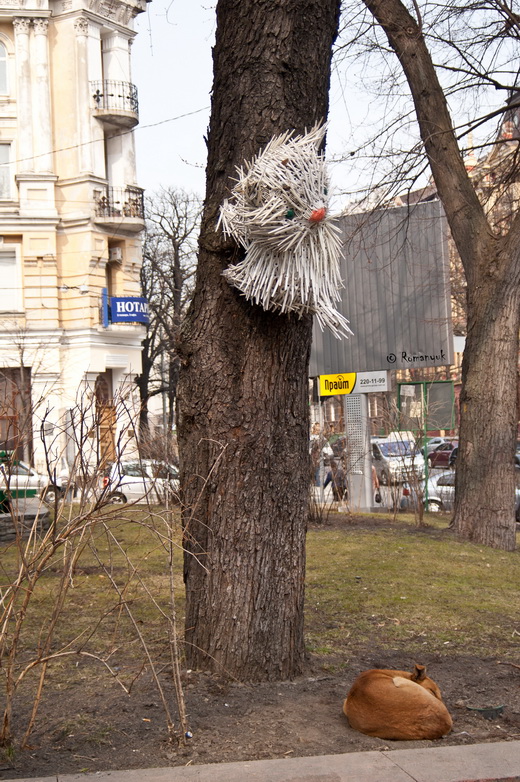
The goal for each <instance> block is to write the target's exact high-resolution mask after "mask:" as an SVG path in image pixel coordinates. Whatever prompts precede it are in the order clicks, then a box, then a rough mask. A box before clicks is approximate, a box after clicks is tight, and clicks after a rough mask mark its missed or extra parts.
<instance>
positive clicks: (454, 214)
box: [364, 0, 520, 550]
mask: <svg viewBox="0 0 520 782" xmlns="http://www.w3.org/2000/svg"><path fill="white" fill-rule="evenodd" d="M364 3H365V5H366V6H367V8H369V10H370V11H371V12H372V13H373V15H374V17H375V18H376V19H377V21H378V22H379V24H380V25H381V26H382V27H383V29H384V30H385V33H386V35H387V37H388V41H389V43H390V45H391V46H392V48H393V49H394V51H395V52H396V54H397V56H398V57H399V61H400V63H401V65H402V68H403V71H404V73H405V75H406V79H407V81H408V85H409V87H410V91H411V93H412V97H413V101H414V104H415V111H416V114H417V119H418V122H419V128H420V132H421V138H422V141H423V143H424V148H425V150H426V153H427V155H428V159H429V162H430V166H431V170H432V174H433V177H434V180H435V185H436V187H437V192H438V194H439V198H440V199H441V201H442V204H443V206H444V210H445V212H446V216H447V219H448V222H449V225H450V229H451V234H452V237H453V241H454V242H455V245H456V247H457V251H458V253H459V255H460V258H461V260H462V264H463V266H464V272H465V275H466V281H467V295H468V301H467V312H468V328H467V341H466V347H465V349H464V361H463V372H462V391H461V397H460V404H461V410H460V445H459V453H458V456H457V478H456V502H455V516H454V522H453V525H454V527H455V529H456V531H457V532H458V534H459V535H460V536H461V537H463V538H465V539H468V540H473V541H475V542H477V543H483V544H485V545H488V546H493V547H495V548H502V549H505V550H512V549H514V547H515V503H514V497H515V493H514V479H515V476H514V466H513V455H514V444H515V440H516V428H517V422H518V399H517V385H516V384H517V379H516V378H517V364H518V350H519V339H518V335H519V329H520V252H519V249H518V248H519V244H520V215H519V214H516V216H513V215H512V216H511V227H510V229H509V232H508V234H507V235H505V236H499V235H498V234H496V233H494V231H493V229H492V227H491V225H490V223H489V221H488V219H487V217H486V214H485V212H484V208H483V206H482V205H481V203H480V202H479V199H478V196H477V193H476V191H475V188H474V186H473V184H472V182H471V180H470V177H469V175H468V172H467V171H466V168H465V165H464V161H463V158H462V155H461V153H460V150H459V147H458V144H457V139H456V136H455V132H454V130H453V125H452V122H451V118H450V115H449V112H448V107H447V104H446V98H445V95H444V93H443V90H442V87H441V85H440V83H439V81H438V78H437V74H436V71H435V68H434V65H433V62H432V59H431V56H430V54H429V52H428V49H427V47H426V44H425V41H424V37H423V34H422V31H421V29H420V27H419V25H418V24H417V22H416V20H415V19H414V18H413V17H412V16H411V14H410V13H409V11H408V10H407V8H406V6H405V5H404V3H402V2H401V0H364Z"/></svg>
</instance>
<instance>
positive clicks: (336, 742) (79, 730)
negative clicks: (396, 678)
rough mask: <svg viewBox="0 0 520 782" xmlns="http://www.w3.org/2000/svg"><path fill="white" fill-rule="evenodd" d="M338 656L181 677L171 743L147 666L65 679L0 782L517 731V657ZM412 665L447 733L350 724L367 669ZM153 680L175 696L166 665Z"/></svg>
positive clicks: (374, 652)
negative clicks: (449, 724)
mask: <svg viewBox="0 0 520 782" xmlns="http://www.w3.org/2000/svg"><path fill="white" fill-rule="evenodd" d="M335 662H336V670H339V671H340V673H337V674H330V673H327V672H326V671H327V670H330V665H331V658H330V655H328V656H327V659H326V664H327V668H325V667H324V664H325V660H324V659H323V660H322V659H321V658H320V657H319V656H314V657H312V658H311V659H309V660H308V662H307V669H306V671H305V675H303V676H302V677H300V678H299V679H297V680H295V681H292V682H284V683H268V684H258V685H253V686H249V685H240V684H236V683H229V682H227V681H224V680H222V679H220V678H218V677H216V676H210V675H205V674H199V673H187V674H185V681H184V688H185V697H186V704H187V711H188V719H189V727H190V731H191V733H192V734H193V736H192V738H190V739H189V740H188V743H187V745H186V746H185V747H174V746H172V745H171V744H169V743H168V741H167V734H166V726H165V720H164V715H163V710H162V707H161V702H160V699H159V697H158V694H157V690H156V688H155V686H154V684H153V682H152V680H151V678H150V677H149V676H148V675H147V674H145V675H143V676H142V677H141V678H140V679H139V680H138V682H136V685H135V687H134V689H133V691H132V694H131V696H130V697H129V696H127V695H125V693H124V692H123V691H122V690H121V689H120V688H119V687H118V686H117V684H116V683H107V679H106V678H105V677H102V678H100V679H99V686H96V685H95V683H94V684H90V685H89V687H88V690H87V691H86V690H85V685H84V683H81V682H78V683H77V684H76V683H74V682H71V683H70V684H69V685H68V686H67V688H66V691H65V692H64V691H56V690H53V688H52V686H49V687H48V689H47V692H46V695H45V697H44V702H43V704H42V707H41V713H40V718H39V720H38V724H37V727H36V729H35V731H34V733H33V735H32V737H31V746H30V748H29V749H26V750H23V751H16V752H15V753H14V754H13V755H12V756H5V757H4V758H3V759H2V760H1V761H0V779H6V778H8V779H10V778H17V777H32V776H42V777H45V776H50V775H52V774H55V773H77V772H81V771H87V770H88V771H102V770H111V769H132V768H152V767H164V766H177V765H186V764H199V763H220V762H229V761H238V760H253V759H265V758H283V757H296V756H307V755H321V754H335V753H342V752H359V751H366V750H382V749H387V748H390V749H396V748H399V749H403V748H409V747H427V746H433V745H439V744H441V745H450V744H471V743H475V742H487V741H504V740H514V739H520V666H519V665H516V664H512V663H510V662H503V661H500V660H497V659H477V658H475V657H465V656H460V655H459V656H454V655H453V653H452V654H451V655H449V656H448V655H446V656H444V655H443V656H440V655H430V656H428V654H425V655H424V657H423V659H421V660H414V659H411V658H410V657H409V656H408V655H407V654H405V652H404V651H403V652H399V651H396V650H394V649H392V650H391V651H388V650H384V649H374V648H370V649H368V648H367V649H366V650H364V651H362V652H361V653H357V654H356V657H355V659H339V658H338V659H337V660H336V661H335ZM415 662H420V663H423V664H425V665H427V667H428V672H429V674H430V676H431V677H432V678H433V679H435V681H436V682H437V683H438V684H439V686H440V688H441V691H442V693H443V697H444V700H445V702H446V705H447V706H448V709H449V711H450V712H451V714H452V717H453V721H454V727H453V731H452V733H451V734H450V735H449V736H447V737H446V738H444V739H441V741H440V742H429V741H417V742H392V741H384V740H381V739H377V738H371V737H369V736H364V735H363V734H361V733H357V732H355V731H354V730H352V729H351V728H350V727H349V725H348V723H347V720H346V718H345V717H344V716H343V714H342V703H343V699H344V697H345V694H346V692H347V690H348V688H349V687H350V685H351V683H352V681H353V680H354V678H355V676H356V675H357V674H358V673H359V672H360V671H362V670H365V669H368V668H375V667H377V668H398V669H408V670H411V669H412V667H413V665H414V663H415ZM519 663H520V659H519ZM161 682H162V684H163V685H164V688H165V690H166V692H167V694H168V697H169V698H170V699H171V703H172V704H173V703H174V702H175V701H174V694H173V687H172V683H171V677H170V676H169V674H168V673H167V671H164V672H163V673H162V674H161ZM26 706H27V708H28V707H29V704H26ZM490 706H493V707H496V706H503V711H502V713H501V714H498V715H497V716H495V717H494V718H493V719H491V720H488V719H485V718H484V717H483V716H482V714H481V713H480V712H478V711H472V710H471V709H472V708H474V709H478V708H483V707H490ZM23 716H25V717H26V716H27V713H26V714H25V715H23Z"/></svg>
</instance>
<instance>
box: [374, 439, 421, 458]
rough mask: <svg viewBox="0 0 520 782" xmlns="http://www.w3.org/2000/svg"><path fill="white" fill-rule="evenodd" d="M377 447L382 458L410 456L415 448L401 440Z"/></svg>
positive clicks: (380, 444) (414, 451)
mask: <svg viewBox="0 0 520 782" xmlns="http://www.w3.org/2000/svg"><path fill="white" fill-rule="evenodd" d="M379 447H380V449H381V453H382V454H383V456H412V455H413V454H414V453H416V450H415V446H413V445H412V444H411V443H409V442H408V441H403V440H399V441H396V442H390V443H379Z"/></svg>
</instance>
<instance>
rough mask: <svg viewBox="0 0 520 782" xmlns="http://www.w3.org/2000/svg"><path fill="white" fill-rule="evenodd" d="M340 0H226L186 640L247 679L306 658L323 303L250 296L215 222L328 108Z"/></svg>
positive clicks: (213, 127) (189, 489) (294, 669)
mask: <svg viewBox="0 0 520 782" xmlns="http://www.w3.org/2000/svg"><path fill="white" fill-rule="evenodd" d="M339 5H340V3H339V0H319V1H318V0H305V1H304V2H299V3H294V2H289V1H288V0H281V1H280V2H277V3H272V2H266V0H219V2H218V4H217V35H216V45H215V48H214V51H213V61H214V83H213V93H212V95H213V98H212V113H211V121H210V128H209V136H208V166H207V183H206V202H205V210H204V215H203V221H202V231H201V239H200V245H199V265H198V272H197V282H196V287H195V294H194V297H193V301H192V305H191V308H190V311H189V315H188V317H187V319H186V322H185V326H184V329H183V342H182V350H181V360H182V368H181V377H180V382H179V410H180V415H179V453H180V459H181V483H182V487H183V498H184V501H185V506H186V510H185V512H184V526H185V545H186V546H187V548H188V555H187V556H186V558H185V579H186V588H187V606H186V651H187V656H188V662H189V665H190V666H191V667H197V668H206V669H208V668H210V669H215V670H218V671H220V672H223V673H230V674H232V675H234V676H237V677H240V678H244V679H249V680H263V679H277V678H285V677H288V676H293V675H295V674H296V673H298V671H300V670H301V666H302V662H303V654H304V644H303V597H304V571H305V529H306V520H307V513H308V473H309V410H308V408H309V406H308V380H307V375H308V360H309V353H310V345H311V327H312V323H311V318H310V316H308V315H304V316H303V317H301V318H298V317H296V316H294V315H279V314H275V313H273V312H267V311H265V310H263V309H262V308H260V307H259V306H255V305H252V304H250V303H248V302H247V301H246V300H245V298H244V297H242V296H240V294H239V293H238V291H237V290H236V289H234V288H232V287H231V286H230V285H229V284H228V283H227V282H226V280H225V279H224V278H223V276H222V272H223V271H224V269H225V268H226V267H227V266H228V264H229V263H235V262H237V261H239V260H240V258H241V252H242V251H241V250H240V249H239V248H238V247H237V246H236V245H235V243H234V242H233V241H231V240H229V239H228V240H226V239H225V238H224V236H223V234H222V233H221V232H220V231H218V230H216V224H217V219H218V215H219V207H220V205H221V204H222V203H223V200H224V199H225V198H226V197H228V196H229V193H230V189H231V188H232V187H233V184H234V179H236V167H237V166H240V165H242V164H243V163H244V161H245V160H250V159H251V158H252V157H253V156H254V155H256V154H258V152H259V151H260V150H261V149H262V148H263V147H264V146H265V145H266V144H267V142H268V141H269V140H270V139H271V138H272V137H273V136H274V135H276V134H279V133H282V132H285V131H287V130H294V131H296V132H297V133H303V132H305V130H306V129H310V128H311V127H313V126H314V125H315V124H316V123H317V122H320V121H322V120H324V119H325V118H326V115H327V108H328V89H329V78H330V60H331V50H332V44H333V41H334V39H335V36H336V32H337V25H338V17H339Z"/></svg>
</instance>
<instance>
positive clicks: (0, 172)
mask: <svg viewBox="0 0 520 782" xmlns="http://www.w3.org/2000/svg"><path fill="white" fill-rule="evenodd" d="M10 198H11V145H10V144H0V200H3V201H6V200H8V199H10Z"/></svg>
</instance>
